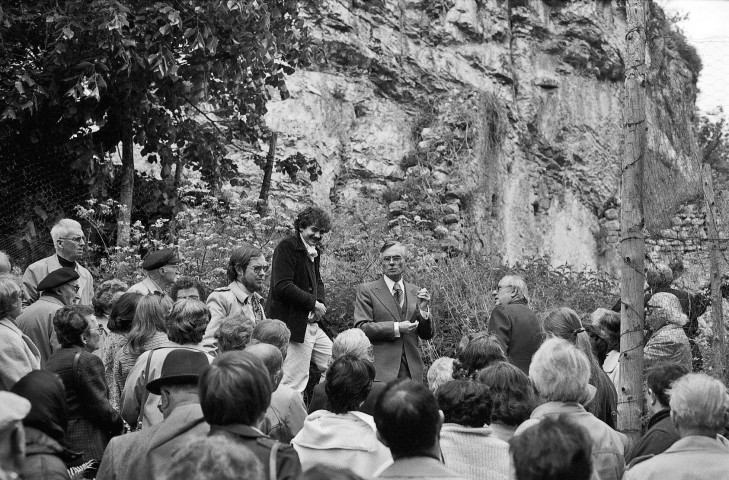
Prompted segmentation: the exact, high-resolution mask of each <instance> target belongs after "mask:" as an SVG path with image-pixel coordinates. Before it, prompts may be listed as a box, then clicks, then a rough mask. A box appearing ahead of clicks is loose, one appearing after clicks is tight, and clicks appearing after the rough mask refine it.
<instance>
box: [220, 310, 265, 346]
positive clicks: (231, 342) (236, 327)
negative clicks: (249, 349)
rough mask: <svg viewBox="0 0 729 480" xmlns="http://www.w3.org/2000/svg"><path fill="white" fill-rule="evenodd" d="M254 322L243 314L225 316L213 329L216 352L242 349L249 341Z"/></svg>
mask: <svg viewBox="0 0 729 480" xmlns="http://www.w3.org/2000/svg"><path fill="white" fill-rule="evenodd" d="M254 327H255V325H254V323H253V322H252V321H250V320H249V319H248V318H247V317H246V316H245V315H242V314H238V315H230V316H228V317H225V318H224V319H223V320H222V321H221V322H220V326H219V327H218V329H217V330H216V331H215V335H214V336H215V341H216V342H218V352H219V353H223V352H229V351H231V350H243V349H244V348H246V345H248V342H250V341H251V335H252V334H253V328H254Z"/></svg>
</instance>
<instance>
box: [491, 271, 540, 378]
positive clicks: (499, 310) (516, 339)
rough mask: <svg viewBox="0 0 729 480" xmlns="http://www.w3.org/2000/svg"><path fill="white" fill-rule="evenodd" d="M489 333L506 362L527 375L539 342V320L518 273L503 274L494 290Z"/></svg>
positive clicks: (525, 286) (524, 283)
mask: <svg viewBox="0 0 729 480" xmlns="http://www.w3.org/2000/svg"><path fill="white" fill-rule="evenodd" d="M493 295H494V299H495V300H496V307H494V310H493V312H491V319H490V320H489V333H492V334H494V335H496V338H498V340H499V342H500V343H501V346H502V347H503V349H504V352H505V353H506V355H507V356H508V357H509V361H510V362H511V363H513V364H514V365H516V366H517V367H519V368H520V369H521V370H523V371H524V373H526V374H527V375H528V374H529V364H530V363H531V361H532V355H534V352H536V351H537V349H538V348H539V345H541V343H542V334H541V328H540V326H539V320H538V319H537V316H536V315H534V312H532V311H531V310H530V309H529V307H528V304H529V290H528V289H527V285H526V282H525V281H524V279H523V278H522V277H520V276H518V275H506V276H505V277H504V278H502V279H501V280H500V281H499V284H498V287H497V288H496V290H494V291H493Z"/></svg>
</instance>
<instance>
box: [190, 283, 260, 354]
mask: <svg viewBox="0 0 729 480" xmlns="http://www.w3.org/2000/svg"><path fill="white" fill-rule="evenodd" d="M251 295H255V296H256V297H257V298H258V303H259V305H260V306H261V311H260V313H261V317H262V318H266V313H265V312H264V310H263V302H264V300H263V297H262V296H261V295H259V294H258V293H257V292H253V293H252V294H251ZM248 299H249V295H248V294H247V293H246V292H245V291H244V290H243V289H242V288H241V287H240V285H239V284H238V282H231V283H230V284H228V286H227V287H222V288H216V289H215V290H213V292H212V293H211V294H210V295H209V296H208V300H207V302H206V303H207V305H208V309H209V310H210V322H209V323H208V326H207V328H206V329H205V336H204V337H203V341H202V343H203V345H213V344H215V332H217V331H218V328H219V327H220V324H221V323H222V322H223V319H224V318H225V317H228V316H230V315H238V314H243V315H244V316H245V317H246V318H248V319H249V320H250V321H252V322H253V323H256V317H255V316H253V317H251V316H250V315H248V314H247V313H246V309H245V307H246V305H247V304H248V303H247V302H248V301H249V300H248ZM252 310H253V305H251V311H252Z"/></svg>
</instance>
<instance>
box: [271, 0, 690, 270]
mask: <svg viewBox="0 0 729 480" xmlns="http://www.w3.org/2000/svg"><path fill="white" fill-rule="evenodd" d="M302 8H303V9H304V10H305V11H306V13H307V15H308V21H309V25H310V28H311V33H312V35H313V37H314V38H315V39H316V41H317V43H318V44H319V45H320V46H321V53H322V55H321V59H320V60H319V61H318V62H317V63H316V65H315V66H313V67H311V68H310V69H308V70H304V71H299V72H297V73H295V74H294V75H293V76H291V77H290V78H289V80H288V84H289V91H290V93H291V98H289V99H287V100H285V101H280V100H275V101H272V102H271V103H270V105H269V113H268V115H267V123H268V125H269V127H270V128H271V129H272V130H275V131H277V132H279V143H278V149H277V155H280V156H288V155H291V154H293V153H295V152H301V153H302V154H304V155H306V156H309V157H314V158H316V159H318V161H319V163H320V164H321V166H322V170H323V174H322V176H321V177H320V179H319V180H317V181H316V182H314V183H313V184H310V185H309V184H307V185H304V186H296V185H292V184H290V183H289V182H288V181H287V180H286V179H284V178H282V177H274V187H273V192H274V195H276V196H277V197H278V198H279V199H283V200H284V201H285V202H287V203H289V204H291V205H292V206H293V203H294V202H296V200H297V199H301V198H304V197H306V196H310V197H311V198H313V200H314V201H316V202H317V203H320V204H325V205H326V204H329V205H331V206H333V207H339V206H344V205H356V204H357V202H360V201H362V199H363V198H371V199H375V200H377V201H378V202H380V203H381V204H382V205H384V206H386V207H388V208H389V210H387V211H388V212H389V213H388V214H389V218H390V226H391V228H393V229H397V228H398V226H401V225H405V224H413V225H419V226H421V227H424V228H425V229H426V230H427V231H428V232H432V234H433V236H434V237H435V238H437V239H439V241H440V242H442V245H443V246H444V247H447V248H453V249H460V250H472V251H479V252H482V253H484V254H491V255H499V256H501V257H502V258H503V259H504V260H505V261H507V262H513V261H517V260H520V259H523V258H526V257H529V256H534V255H549V256H550V257H551V259H552V262H553V263H554V264H555V265H559V264H563V263H568V264H571V265H573V266H575V267H578V268H589V269H593V270H596V269H605V270H608V271H610V272H612V273H616V272H617V267H618V266H617V262H616V245H617V241H618V236H617V232H618V231H619V218H618V212H619V207H617V202H616V197H618V196H619V183H620V158H621V149H622V146H621V145H622V113H621V103H622V89H623V71H624V63H623V54H622V50H623V39H624V37H625V28H626V22H625V7H624V4H623V2H621V1H602V0H574V1H566V0H565V1H560V0H508V1H507V0H456V1H455V2H454V1H449V0H311V1H308V2H303V3H302ZM657 21H658V22H660V23H661V25H662V26H665V25H663V24H665V20H664V19H662V17H661V18H659V20H657ZM669 47H670V46H669ZM669 47H667V46H666V45H665V44H662V46H660V45H659V46H658V47H656V46H652V47H651V52H650V55H649V57H650V58H651V61H652V62H653V63H652V65H651V68H652V72H653V75H652V76H651V77H650V78H659V76H660V78H661V80H662V83H661V84H660V88H654V89H653V91H652V98H653V100H652V101H650V102H649V108H648V110H649V114H650V116H651V122H652V125H653V126H655V125H660V126H661V127H660V128H652V130H651V131H652V133H651V138H650V140H649V147H650V148H651V151H652V152H653V154H655V155H659V156H661V158H664V159H665V161H664V163H665V164H666V165H667V166H666V168H667V169H668V170H669V171H671V172H673V173H672V174H678V175H681V174H683V173H682V172H684V170H682V169H681V168H679V167H681V165H684V164H687V162H688V161H687V160H686V158H687V157H690V156H691V155H692V154H694V153H695V152H696V150H695V140H693V139H692V137H691V134H690V131H691V128H690V116H691V112H692V110H693V105H694V100H695V80H696V79H695V76H694V75H693V74H692V72H691V70H690V69H689V68H688V67H687V65H686V62H685V61H684V59H683V58H681V56H680V55H678V54H675V53H674V52H673V51H672V50H671V49H670V48H669ZM677 106H678V107H677ZM668 107H671V108H668ZM663 125H667V126H665V127H663ZM678 131H688V132H689V134H686V135H688V137H686V135H684V137H686V138H684V137H679V136H678V135H676V134H675V133H676V132H678ZM676 165H678V167H675V166H676ZM664 173H665V172H664ZM688 190H691V189H688ZM688 190H687V194H686V197H689V196H690V193H691V192H689V191H688ZM679 196H680V195H679ZM684 199H685V198H681V200H684ZM395 233H396V231H395Z"/></svg>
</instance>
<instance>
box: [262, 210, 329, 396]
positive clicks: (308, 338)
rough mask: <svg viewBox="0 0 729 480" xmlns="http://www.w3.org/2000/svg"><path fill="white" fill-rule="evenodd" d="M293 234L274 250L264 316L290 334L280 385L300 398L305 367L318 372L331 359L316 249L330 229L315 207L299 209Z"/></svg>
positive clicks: (324, 217) (324, 213)
mask: <svg viewBox="0 0 729 480" xmlns="http://www.w3.org/2000/svg"><path fill="white" fill-rule="evenodd" d="M294 227H295V228H296V233H295V234H293V235H289V236H288V237H285V238H284V239H283V240H281V241H280V242H279V244H278V245H277V246H276V249H275V250H274V251H273V258H272V260H271V287H270V289H269V294H268V301H267V302H266V316H267V317H268V318H274V319H278V320H281V321H283V322H284V323H285V324H286V326H287V327H288V328H289V330H291V343H290V344H289V349H288V354H287V356H286V361H285V363H284V377H283V380H282V383H283V384H284V385H288V386H289V387H291V388H292V389H294V390H296V391H297V392H303V391H304V389H305V388H306V384H307V382H308V380H309V363H310V362H311V361H313V362H314V363H315V364H316V365H317V367H318V368H319V369H320V370H321V371H322V372H323V371H325V370H326V369H327V366H328V364H329V358H330V357H331V355H332V341H331V340H330V339H329V337H328V336H327V335H326V333H325V332H324V330H323V328H322V326H323V325H322V324H321V322H322V320H323V317H324V314H326V311H327V308H326V306H325V305H324V302H325V300H324V282H323V281H322V279H321V273H320V272H319V265H320V259H321V251H320V249H319V245H320V244H321V241H322V239H323V237H324V234H325V233H327V232H328V231H329V229H330V228H331V220H330V219H329V215H327V213H326V212H324V211H323V210H321V209H319V208H316V207H308V208H306V209H304V210H303V211H302V212H300V213H299V215H298V216H297V217H296V221H295V222H294Z"/></svg>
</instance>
